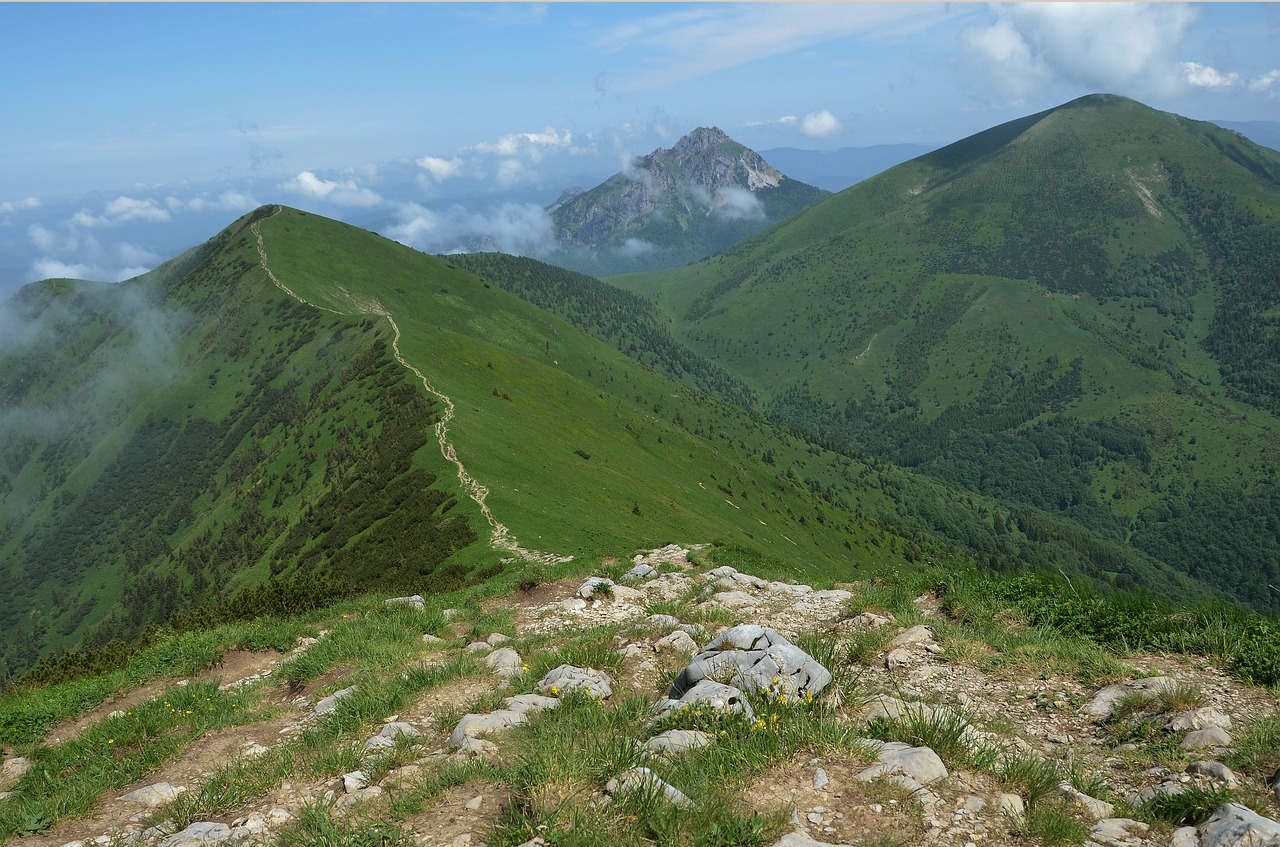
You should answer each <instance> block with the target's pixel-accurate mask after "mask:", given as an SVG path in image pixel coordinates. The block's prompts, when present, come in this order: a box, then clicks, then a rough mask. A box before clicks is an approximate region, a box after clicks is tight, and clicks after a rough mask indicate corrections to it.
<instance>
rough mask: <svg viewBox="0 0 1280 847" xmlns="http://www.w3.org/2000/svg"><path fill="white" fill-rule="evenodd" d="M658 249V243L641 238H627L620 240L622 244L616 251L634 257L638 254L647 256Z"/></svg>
mask: <svg viewBox="0 0 1280 847" xmlns="http://www.w3.org/2000/svg"><path fill="white" fill-rule="evenodd" d="M657 249H658V245H656V244H654V243H652V242H650V241H645V240H644V239H643V238H628V239H627V240H626V241H624V242H622V246H621V247H619V248H618V252H619V253H620V254H621V255H623V256H626V257H628V258H636V257H639V256H647V255H649V254H650V253H652V252H653V251H655V250H657Z"/></svg>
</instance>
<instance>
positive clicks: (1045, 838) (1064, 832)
mask: <svg viewBox="0 0 1280 847" xmlns="http://www.w3.org/2000/svg"><path fill="white" fill-rule="evenodd" d="M1023 831H1024V832H1025V833H1026V834H1027V835H1029V836H1031V837H1032V838H1036V839H1039V840H1040V842H1041V843H1043V844H1044V847H1068V845H1074V844H1083V843H1084V842H1085V839H1086V838H1088V837H1089V828H1088V827H1087V826H1085V825H1084V824H1083V823H1081V822H1080V820H1079V819H1078V818H1076V816H1075V815H1073V814H1072V813H1071V812H1070V811H1069V810H1068V809H1067V807H1066V805H1065V804H1063V803H1062V802H1061V801H1058V800H1050V801H1048V802H1043V803H1039V804H1037V805H1035V806H1033V807H1031V808H1029V809H1028V810H1027V820H1026V823H1025V824H1024V825H1023Z"/></svg>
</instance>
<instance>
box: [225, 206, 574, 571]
mask: <svg viewBox="0 0 1280 847" xmlns="http://www.w3.org/2000/svg"><path fill="white" fill-rule="evenodd" d="M281 209H282V207H279V206H277V207H276V210H275V211H274V212H272V213H271V214H270V215H269V216H268V218H271V217H275V216H276V215H278V214H280V212H281ZM264 220H266V218H264ZM259 223H260V222H259V221H255V222H254V223H253V225H252V226H250V227H249V229H250V230H251V231H252V232H253V235H254V237H255V238H257V239H258V256H259V257H261V259H262V269H263V270H264V271H266V273H267V276H268V277H270V278H271V281H272V282H274V283H275V284H276V287H277V288H279V289H280V290H281V291H283V292H284V293H285V294H288V295H289V296H290V297H292V298H293V299H294V300H297V301H298V302H299V303H302V304H304V305H307V306H312V307H313V308H316V309H324V310H325V311H326V312H333V313H334V314H341V313H340V312H337V311H335V310H334V309H326V308H325V307H324V306H317V305H316V304H315V303H311V302H309V301H307V300H305V299H303V298H302V297H300V296H299V295H298V294H297V293H295V292H294V291H293V290H292V289H290V288H289V287H288V286H287V285H285V284H284V283H283V282H281V281H280V280H279V278H277V277H276V275H275V274H274V273H272V272H271V268H270V267H268V265H267V248H266V243H265V242H264V240H263V237H262V229H261V228H260V227H259V226H258V224H259ZM342 293H343V294H344V295H345V297H346V300H347V301H348V302H349V303H351V306H352V308H354V309H355V310H356V312H357V313H359V314H362V315H376V316H378V317H382V318H386V319H387V323H389V324H390V325H391V330H392V332H394V333H395V335H394V337H393V338H392V339H391V351H392V353H393V354H394V355H395V357H396V361H397V362H399V363H400V364H401V365H402V366H403V367H404V368H405V369H406V370H408V371H409V372H411V373H412V374H413V375H414V376H416V377H417V378H418V379H420V380H421V381H422V387H423V388H425V389H426V390H427V392H428V393H430V394H431V395H432V396H434V397H436V398H438V399H439V400H440V402H441V403H442V404H443V405H444V414H443V415H441V416H440V420H439V421H437V422H436V425H435V430H436V440H438V441H439V442H440V455H441V456H443V457H444V458H445V460H446V461H448V462H451V463H452V464H453V465H454V466H455V467H456V468H457V469H458V484H459V485H461V486H462V490H463V491H465V492H466V493H467V496H469V497H470V498H471V499H472V500H473V501H475V504H476V505H477V506H479V507H480V513H481V514H482V515H484V519H485V520H486V521H488V523H489V527H490V529H491V534H490V537H489V546H490V547H492V548H493V549H495V550H499V551H502V552H505V553H509V554H511V555H512V556H513V557H515V558H517V559H522V560H524V561H528V562H543V563H546V564H556V563H559V562H567V561H569V560H571V559H572V558H573V557H572V556H560V555H557V554H555V553H544V552H541V551H538V550H529V549H527V548H525V547H522V546H520V544H519V542H518V541H516V538H515V536H514V535H512V534H511V530H510V529H508V528H507V525H506V524H504V523H502V522H501V521H499V520H498V519H497V518H496V517H494V514H493V511H492V510H491V509H490V508H489V504H488V503H487V502H486V501H487V500H488V497H489V489H488V487H486V486H485V485H483V484H481V483H480V482H479V481H478V480H477V479H476V478H475V477H473V476H472V475H471V474H470V473H469V472H468V471H467V469H466V467H465V466H463V464H462V460H461V459H459V458H458V451H457V450H456V449H455V448H454V446H453V442H451V441H450V440H449V421H451V420H453V416H454V410H455V407H454V403H453V400H452V399H450V398H449V396H448V395H447V394H445V393H444V392H442V391H440V390H439V389H437V388H436V387H435V386H434V385H432V384H431V381H430V380H429V379H427V376H426V374H424V373H423V372H422V371H420V370H418V368H417V367H415V366H414V365H412V364H410V363H409V361H408V360H407V359H406V358H405V357H404V355H403V354H402V353H401V352H400V326H399V325H398V324H397V323H396V321H395V318H394V317H392V316H391V313H390V312H389V311H387V309H386V308H385V307H384V306H383V305H382V304H381V303H379V302H378V301H377V300H368V301H365V300H360V299H358V298H356V297H352V296H351V295H350V294H348V293H347V292H346V291H345V289H343V290H342Z"/></svg>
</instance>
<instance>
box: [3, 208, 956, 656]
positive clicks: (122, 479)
mask: <svg viewBox="0 0 1280 847" xmlns="http://www.w3.org/2000/svg"><path fill="white" fill-rule="evenodd" d="M259 233H260V234H261V242H259V238H258V234H259ZM259 243H261V246H262V250H263V251H264V253H265V255H266V256H267V257H268V259H267V263H266V267H267V268H269V269H270V272H271V275H270V276H269V275H268V272H267V270H265V269H264V266H263V262H262V258H261V254H260V253H259ZM273 278H274V282H275V284H273ZM11 305H12V307H13V308H14V309H15V310H17V311H18V313H19V314H20V316H21V317H22V318H23V320H24V322H25V324H26V325H27V326H29V327H32V328H33V334H34V335H35V337H33V338H31V339H29V340H28V341H29V343H27V344H26V345H24V346H22V347H20V348H17V349H16V350H14V351H11V352H9V353H7V355H6V356H5V358H4V362H3V367H0V374H3V376H0V380H3V382H2V383H0V396H3V397H4V398H5V408H6V410H7V412H6V415H5V418H4V420H3V425H4V427H5V438H4V444H5V445H6V448H5V451H4V454H3V465H2V467H0V471H2V475H0V479H3V488H2V489H0V497H2V500H0V504H2V505H3V509H4V515H5V524H4V532H3V534H2V535H0V560H2V561H3V563H4V565H3V567H4V573H3V575H0V578H2V579H4V580H5V581H6V584H8V585H11V586H13V587H14V590H13V591H11V592H6V593H5V595H4V596H3V597H2V598H0V616H2V618H0V622H2V623H3V632H4V633H5V636H4V641H3V645H2V649H3V660H4V662H5V667H6V668H7V669H8V670H7V671H6V672H7V673H12V672H13V671H15V670H17V669H20V668H22V667H26V666H28V665H30V663H31V662H32V661H34V660H35V659H36V658H37V657H38V656H39V655H41V654H42V653H44V652H46V651H47V650H48V649H50V648H51V647H71V646H75V645H79V644H82V643H85V644H89V645H96V644H102V643H104V642H106V641H108V640H109V639H111V638H115V637H123V638H126V639H128V638H134V637H136V636H137V635H138V634H139V633H140V632H141V631H142V630H143V629H144V628H145V627H147V626H148V625H150V624H153V623H156V622H159V621H163V620H165V619H166V618H168V617H169V615H171V614H172V613H173V612H174V611H175V610H178V609H181V608H185V607H189V606H191V605H193V604H203V605H208V604H211V603H217V602H220V601H223V600H225V599H226V598H228V597H231V596H234V595H236V594H237V593H239V592H242V591H243V590H244V589H246V588H248V587H250V586H253V585H256V584H260V583H262V582H263V581H265V580H267V579H269V578H272V577H274V578H275V579H276V580H277V581H279V582H280V584H281V585H284V586H290V587H289V588H288V589H287V590H285V593H284V595H282V596H285V597H295V599H297V601H298V602H303V601H305V599H306V597H309V596H315V597H321V598H323V597H330V596H332V595H333V593H334V592H338V593H341V592H342V591H344V590H366V589H368V588H371V587H378V588H380V589H386V590H401V589H403V590H412V591H418V592H432V591H442V590H449V589H451V588H456V587H458V586H459V585H463V584H466V583H469V582H474V581H479V580H483V579H486V578H489V577H491V576H493V575H495V574H497V573H498V572H499V571H500V570H502V569H503V568H504V567H506V566H507V565H506V564H504V563H509V564H510V566H511V567H515V568H521V567H528V566H530V564H529V563H530V562H533V563H534V564H535V565H537V566H539V567H543V566H548V565H549V564H550V563H553V562H555V561H558V560H563V559H567V558H568V557H574V558H575V560H576V561H581V562H584V563H585V562H589V561H591V560H593V559H594V560H595V561H598V560H599V558H600V557H602V556H626V555H629V554H630V552H631V551H632V550H633V549H635V548H636V547H638V546H641V545H645V544H648V545H654V544H659V543H664V542H666V541H671V540H686V541H704V540H715V541H719V542H721V543H728V544H739V545H746V546H748V547H751V548H752V549H759V550H762V551H765V554H766V555H771V556H775V557H777V558H778V559H779V560H785V561H786V562H788V563H791V565H792V566H793V567H794V569H795V570H797V571H800V572H803V571H805V570H813V569H815V568H816V569H819V570H823V571H826V572H829V573H837V572H841V571H842V570H848V569H851V568H853V567H856V566H858V565H859V564H862V565H866V564H868V563H871V562H873V561H880V560H884V559H890V558H893V557H894V556H898V557H900V555H901V553H902V552H903V551H906V550H907V542H906V540H905V539H904V538H902V537H901V536H899V535H896V534H893V533H890V532H889V531H887V530H885V529H884V528H883V527H880V526H877V525H874V524H873V519H872V518H871V517H868V518H863V517H859V516H857V515H855V514H854V513H853V512H852V511H851V510H850V508H849V502H848V500H847V498H845V497H844V496H843V495H840V494H838V493H837V491H836V489H835V487H834V484H835V483H836V482H839V483H840V485H841V486H843V487H844V488H845V489H848V487H849V486H850V485H851V483H850V482H849V480H850V479H852V478H853V472H854V471H856V472H858V473H862V472H865V467H859V468H853V471H851V468H852V467H853V465H852V463H851V462H850V460H847V459H844V458H843V457H838V456H834V455H830V454H822V453H820V452H814V451H811V450H810V448H809V447H808V446H807V445H806V444H805V443H804V442H802V441H800V440H799V439H797V438H794V437H787V436H785V435H784V434H782V433H781V432H780V431H779V430H777V429H776V428H774V427H771V426H769V425H766V424H763V423H761V422H760V421H757V420H755V419H753V418H752V417H751V416H749V415H748V414H747V413H745V412H743V411H742V410H740V409H738V408H737V407H733V406H727V405H724V404H722V403H719V402H717V401H713V400H711V399H710V398H708V397H707V396H706V395H703V394H701V393H698V392H696V391H694V390H693V389H690V388H687V387H684V386H682V385H680V384H678V383H676V382H673V381H671V380H670V379H667V378H665V377H662V376H659V375H658V374H657V373H655V372H654V371H653V370H651V369H650V368H648V367H645V366H642V365H639V364H637V363H636V362H633V361H632V360H630V359H627V358H626V357H625V356H623V355H622V354H621V353H619V352H617V351H616V350H614V349H613V348H611V347H609V346H607V345H606V344H604V343H602V342H600V341H597V340H596V339H594V338H592V337H591V336H589V335H587V334H586V333H584V332H582V331H581V330H578V329H576V328H575V327H573V326H572V325H571V324H569V323H567V322H565V321H563V320H561V319H559V318H556V317H554V316H552V315H550V314H548V313H547V312H544V311H542V310H540V309H538V308H536V307H535V306H533V305H530V304H528V303H526V302H524V301H522V300H520V299H518V298H516V297H514V296H512V295H510V294H508V293H507V292H505V291H503V290H501V289H500V288H499V287H497V286H494V285H491V284H490V283H487V282H485V281H483V280H481V279H480V278H478V277H476V276H474V275H472V274H470V273H468V272H467V271H465V270H463V269H461V268H458V267H456V266H452V265H450V264H449V263H448V262H446V261H445V260H442V259H438V258H433V257H429V256H425V255H423V254H420V253H417V252H415V251H413V250H410V249H408V248H404V247H401V246H399V245H397V244H395V243H393V242H391V241H388V240H386V239H384V238H381V237H380V236H376V235H373V234H372V233H368V232H365V231H362V230H359V229H356V228H354V227H350V226H347V225H345V224H340V223H337V222H334V221H330V220H327V219H323V218H319V217H316V216H312V215H307V214H304V213H301V212H296V211H292V210H288V209H281V208H280V207H272V208H266V209H262V210H259V211H258V212H256V213H254V214H253V215H251V216H247V217H246V218H244V219H242V220H240V221H238V222H237V223H236V224H234V225H233V226H231V227H230V228H228V229H227V230H226V231H225V232H223V233H222V234H220V235H219V236H218V237H216V238H215V239H212V240H211V241H210V242H208V243H207V244H205V245H203V246H202V247H201V248H199V249H197V250H193V251H191V252H190V253H188V254H187V255H185V256H183V257H181V258H180V259H178V260H175V261H174V262H172V263H170V264H168V265H166V266H163V267H161V268H159V269H157V270H156V271H155V272H153V273H151V274H149V275H147V276H145V277H141V278H139V279H137V280H134V281H132V282H129V283H123V284H120V285H118V286H107V285H100V284H93V283H76V282H67V281H50V282H46V283H40V284H36V285H33V286H29V287H28V288H26V289H24V290H23V292H22V293H21V294H20V295H19V296H18V297H17V298H16V299H15V302H14V303H13V304H11ZM36 330H38V331H36ZM397 353H398V354H399V355H400V356H401V357H402V359H403V361H398V360H397ZM415 370H416V371H417V373H414V372H413V371H415ZM424 378H425V382H424ZM427 383H429V384H430V389H428V387H427ZM442 427H443V434H444V441H445V450H442V449H441V443H440V439H439V436H440V433H441V428H442ZM446 453H447V454H448V455H447V456H446ZM766 453H767V455H768V462H766V461H763V460H762V459H761V458H760V457H763V456H765V455H766ZM455 460H456V461H455ZM464 482H465V484H464ZM477 498H479V499H477ZM480 500H483V501H484V509H487V510H488V514H487V515H486V514H485V511H484V510H482V508H481V505H480V502H479V501H480ZM876 501H877V502H882V503H884V504H885V505H884V509H885V510H886V511H892V510H893V509H895V506H893V504H892V500H891V499H890V498H886V497H883V496H880V497H877V498H876ZM920 544H925V545H926V546H924V547H921V546H919V544H913V546H912V548H911V555H923V551H924V550H926V549H940V548H933V547H929V546H928V544H929V542H928V541H927V539H922V540H921V542H920ZM769 551H772V552H769ZM538 563H541V564H538ZM583 566H584V567H585V566H586V565H585V564H584V565H583ZM290 602H292V601H290Z"/></svg>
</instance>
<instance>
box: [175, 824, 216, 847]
mask: <svg viewBox="0 0 1280 847" xmlns="http://www.w3.org/2000/svg"><path fill="white" fill-rule="evenodd" d="M230 838H231V827H229V826H227V825H226V824H225V823H216V822H213V821H196V822H195V823H193V824H191V825H190V826H188V827H187V828H186V829H184V830H182V831H181V832H177V833H174V834H173V835H170V836H169V837H168V838H166V839H165V840H163V841H161V842H160V847H199V845H202V844H218V843H220V842H223V841H227V840H229V839H230Z"/></svg>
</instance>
